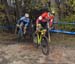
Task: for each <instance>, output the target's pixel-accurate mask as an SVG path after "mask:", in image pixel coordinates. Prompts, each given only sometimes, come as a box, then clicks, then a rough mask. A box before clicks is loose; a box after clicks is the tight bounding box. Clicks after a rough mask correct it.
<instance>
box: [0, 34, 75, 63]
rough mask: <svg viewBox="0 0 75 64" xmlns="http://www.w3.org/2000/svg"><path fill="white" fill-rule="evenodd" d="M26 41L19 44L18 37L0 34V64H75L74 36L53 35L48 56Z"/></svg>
mask: <svg viewBox="0 0 75 64" xmlns="http://www.w3.org/2000/svg"><path fill="white" fill-rule="evenodd" d="M26 39H27V40H26ZM26 39H25V41H21V42H19V43H18V42H17V41H16V35H14V34H10V33H0V64H75V36H74V35H64V34H59V33H55V34H54V33H53V34H52V35H51V40H52V42H51V43H50V53H49V55H48V56H45V55H43V54H42V52H41V50H40V48H39V49H36V48H34V47H33V44H32V42H31V40H29V38H28V37H26Z"/></svg>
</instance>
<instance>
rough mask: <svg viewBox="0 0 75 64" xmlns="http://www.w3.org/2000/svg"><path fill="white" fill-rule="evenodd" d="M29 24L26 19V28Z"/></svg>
mask: <svg viewBox="0 0 75 64" xmlns="http://www.w3.org/2000/svg"><path fill="white" fill-rule="evenodd" d="M29 22H30V19H27V20H26V24H25V26H26V27H27V26H28V25H29Z"/></svg>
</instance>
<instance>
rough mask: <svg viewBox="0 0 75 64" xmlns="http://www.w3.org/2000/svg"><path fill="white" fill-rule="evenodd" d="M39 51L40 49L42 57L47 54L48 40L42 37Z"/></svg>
mask: <svg viewBox="0 0 75 64" xmlns="http://www.w3.org/2000/svg"><path fill="white" fill-rule="evenodd" d="M41 49H42V53H43V54H44V55H48V54H49V42H48V39H47V38H46V37H42V41H41Z"/></svg>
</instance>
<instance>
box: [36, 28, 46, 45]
mask: <svg viewBox="0 0 75 64" xmlns="http://www.w3.org/2000/svg"><path fill="white" fill-rule="evenodd" d="M46 31H47V30H45V29H43V30H40V31H39V32H38V33H37V41H38V44H41V41H42V37H44V36H45V34H46Z"/></svg>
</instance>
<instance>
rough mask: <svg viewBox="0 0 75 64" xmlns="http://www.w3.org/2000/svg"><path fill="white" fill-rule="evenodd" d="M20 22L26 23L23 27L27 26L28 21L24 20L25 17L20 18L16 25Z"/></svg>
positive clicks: (27, 19)
mask: <svg viewBox="0 0 75 64" xmlns="http://www.w3.org/2000/svg"><path fill="white" fill-rule="evenodd" d="M20 22H23V23H26V24H25V26H28V25H29V22H30V19H29V18H26V17H25V16H23V17H21V18H20V19H19V20H18V21H17V24H19V23H20Z"/></svg>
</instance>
